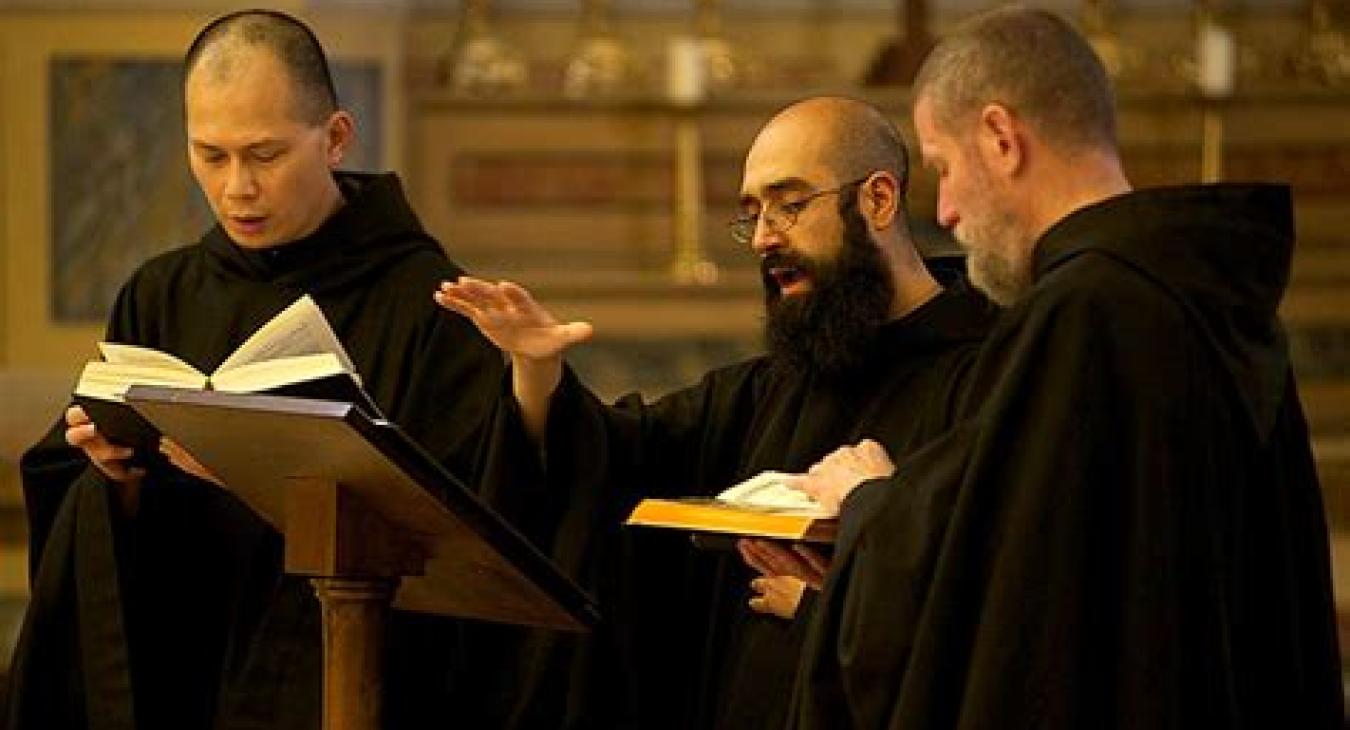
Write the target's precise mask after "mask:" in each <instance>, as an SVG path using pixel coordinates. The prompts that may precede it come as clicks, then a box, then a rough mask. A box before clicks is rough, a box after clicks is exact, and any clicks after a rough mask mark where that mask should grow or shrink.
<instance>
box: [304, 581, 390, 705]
mask: <svg viewBox="0 0 1350 730" xmlns="http://www.w3.org/2000/svg"><path fill="white" fill-rule="evenodd" d="M310 582H311V583H312V584H313V585H314V591H315V593H317V594H318V596H319V602H320V603H321V604H323V660H324V675H323V676H324V679H323V727H324V730H378V728H379V726H380V702H381V700H380V697H381V685H382V682H383V677H384V667H383V666H382V665H383V658H384V627H385V620H386V619H387V618H388V616H389V604H390V602H391V601H393V598H394V591H395V589H397V588H398V579H397V578H313V579H311V581H310Z"/></svg>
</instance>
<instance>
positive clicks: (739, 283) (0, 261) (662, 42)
mask: <svg viewBox="0 0 1350 730" xmlns="http://www.w3.org/2000/svg"><path fill="white" fill-rule="evenodd" d="M991 4H993V3H991V2H988V0H721V1H718V0H279V1H278V2H274V3H272V4H271V5H272V6H274V7H278V8H279V9H284V10H287V11H290V12H294V13H296V14H298V15H300V16H301V17H304V18H305V19H307V20H309V21H311V22H312V23H313V24H314V26H315V28H316V30H317V31H318V32H319V35H320V37H321V38H323V40H324V42H325V44H326V45H327V46H328V48H329V51H330V53H331V54H332V56H333V57H334V59H335V60H336V61H337V64H338V67H339V68H338V71H339V86H340V94H341V95H342V96H343V99H344V101H345V102H347V103H348V104H349V105H350V107H351V108H352V109H353V110H354V111H355V112H356V115H357V122H358V127H359V129H360V133H361V136H362V144H361V148H360V150H359V154H358V155H357V158H356V159H355V160H353V166H355V167H358V168H362V169H369V170H381V169H392V170H396V171H398V172H399V173H400V174H401V175H402V178H403V181H404V185H405V187H406V188H407V189H408V191H409V193H410V196H411V198H412V200H413V202H414V205H415V206H416V208H417V210H418V212H419V214H420V215H421V217H422V220H423V223H424V225H425V226H426V227H427V228H428V229H429V230H430V231H431V232H432V233H433V234H434V235H435V236H437V237H438V238H439V239H440V240H441V241H442V243H443V244H445V246H446V248H447V249H448V250H449V253H450V255H451V257H452V258H454V259H456V260H457V261H458V262H460V263H461V264H463V265H465V266H466V267H467V268H469V269H470V270H472V271H475V272H476V273H478V274H480V275H482V276H486V277H489V278H509V279H512V280H514V281H518V282H521V283H523V284H525V285H526V286H528V287H529V288H530V289H531V290H532V291H533V292H534V293H535V294H536V296H537V297H538V298H539V299H541V300H542V301H543V302H545V303H546V304H548V305H550V306H551V307H553V308H554V309H555V311H557V312H559V313H560V314H562V315H564V316H567V317H573V318H584V319H588V320H590V321H592V322H594V323H595V325H596V328H597V332H598V337H597V339H596V341H595V342H594V343H592V344H590V345H588V346H586V347H583V348H579V349H578V350H576V351H575V352H576V358H575V362H576V365H577V367H578V368H579V369H580V370H581V371H582V373H583V375H584V377H586V378H587V379H588V380H589V382H591V383H592V384H593V385H594V386H595V387H596V388H597V389H598V390H600V391H601V392H602V393H604V394H606V395H609V396H615V395H618V394H621V393H623V392H627V391H630V390H633V389H638V390H641V391H643V392H645V393H648V394H657V393H660V392H663V391H664V390H666V389H669V388H672V387H675V386H679V385H683V384H687V383H690V382H692V380H693V379H694V378H696V377H697V376H698V375H699V374H701V373H702V372H703V371H704V370H706V369H708V368H710V367H713V366H715V365H718V364H721V363H724V362H728V361H730V360H733V359H737V358H740V357H743V356H745V355H747V354H751V353H753V352H755V351H756V350H757V349H758V347H759V329H760V312H761V311H762V304H761V300H762V292H761V284H760V283H759V279H758V273H757V268H756V265H755V261H754V260H753V258H752V257H751V256H750V255H749V252H748V251H746V250H743V249H741V248H739V247H737V246H736V245H734V244H733V243H732V241H731V240H730V238H729V237H728V236H727V235H726V228H725V222H726V220H727V219H729V218H730V217H731V215H732V214H733V205H734V203H735V199H736V191H737V189H738V185H739V181H740V166H741V161H742V157H743V155H744V153H745V151H746V148H747V147H748V145H749V143H750V140H751V138H752V135H753V134H754V132H755V131H756V129H757V128H758V127H759V125H761V124H762V123H763V122H764V121H765V120H767V118H768V117H769V116H770V115H771V114H772V113H773V112H774V111H775V110H777V109H778V108H780V107H781V106H783V105H784V104H786V103H788V102H789V101H791V100H793V99H796V98H799V97H802V96H806V95H810V94H816V93H842V94H848V95H854V96H858V97H861V98H864V99H867V100H870V101H872V102H874V103H876V104H877V105H878V106H880V107H881V108H882V109H884V110H885V111H887V112H888V113H890V114H891V115H893V118H894V119H895V121H896V122H897V123H898V124H899V125H900V127H901V129H902V130H904V131H905V133H906V134H907V135H908V134H909V133H910V129H911V125H910V122H909V92H908V88H907V82H908V80H909V79H910V78H911V77H912V75H913V73H914V71H915V69H916V66H917V63H918V61H919V60H921V59H922V57H923V55H924V53H925V52H926V51H927V49H928V48H930V47H931V44H932V43H933V39H935V38H937V37H940V36H941V35H942V33H943V30H944V28H946V27H949V26H950V25H951V24H952V23H954V22H956V21H959V20H960V19H961V18H962V17H964V16H965V15H967V14H969V13H971V12H973V11H975V10H978V9H982V8H984V7H988V6H989V5H991ZM1027 4H1029V5H1033V6H1041V7H1047V8H1051V9H1054V10H1057V11H1059V12H1061V13H1063V14H1065V15H1066V16H1068V17H1070V18H1072V19H1074V20H1075V21H1076V22H1077V23H1079V24H1080V27H1082V28H1083V29H1084V30H1085V31H1086V32H1087V33H1089V34H1090V36H1091V38H1092V39H1093V42H1094V44H1095V45H1096V46H1097V48H1098V49H1099V51H1100V53H1101V55H1102V56H1103V58H1104V60H1105V61H1106V63H1107V65H1108V68H1109V70H1110V71H1111V73H1112V74H1113V76H1114V78H1115V82H1116V84H1117V89H1118V95H1119V111H1120V118H1121V137H1122V147H1123V150H1124V157H1125V164H1126V168H1127V171H1128V173H1129V174H1130V176H1131V178H1132V180H1133V181H1134V183H1135V184H1136V185H1137V186H1148V185H1158V184H1168V183H1184V182H1193V181H1198V180H1251V179H1270V180H1283V181H1287V182H1289V183H1290V184H1292V186H1293V189H1294V191H1295V200H1296V205H1297V226H1298V234H1299V237H1298V245H1297V248H1296V254H1295V259H1294V264H1293V275H1292V280H1291V281H1290V284H1289V289H1288V293H1287V295H1286V297H1285V300H1284V303H1283V305H1282V312H1283V316H1284V319H1285V322H1286V325H1287V327H1288V335H1289V341H1290V346H1291V349H1292V351H1293V354H1294V358H1295V366H1296V369H1297V374H1298V377H1299V378H1300V386H1301V390H1302V395H1303V400H1304V405H1305V408H1306V410H1307V412H1308V417H1309V420H1310V423H1311V426H1312V429H1313V435H1314V439H1315V440H1314V448H1315V451H1316V456H1317V459H1318V464H1319V468H1320V473H1321V477H1322V482H1323V487H1324V491H1325V498H1326V503H1327V506H1328V514H1329V519H1330V521H1331V525H1332V530H1333V542H1334V546H1333V551H1334V556H1333V557H1334V560H1335V566H1336V586H1337V594H1338V604H1339V606H1340V614H1341V616H1342V619H1341V622H1342V624H1341V625H1342V627H1343V629H1344V630H1343V645H1344V644H1345V637H1350V43H1348V42H1347V39H1348V38H1350V2H1347V0H1031V1H1030V2H1028V3H1027ZM237 7H242V6H241V5H239V4H236V3H223V2H211V1H210V0H70V1H59V0H0V90H2V94H3V95H2V96H0V109H3V110H4V112H3V117H0V673H3V671H4V667H5V665H6V664H7V662H8V660H9V656H10V653H11V651H12V643H13V641H14V638H15V636H16V634H17V631H18V626H19V621H20V620H21V616H22V611H23V607H24V605H25V601H26V592H27V588H26V585H27V576H26V571H27V563H26V560H27V559H26V555H25V545H26V539H27V538H26V527H25V522H26V521H25V516H24V508H23V502H22V497H21V494H20V489H19V484H18V460H19V456H20V455H21V453H22V452H23V450H24V449H25V448H26V447H27V446H28V445H29V444H31V443H32V442H33V441H34V440H36V439H37V438H38V437H39V436H40V435H41V433H42V432H43V431H44V430H45V429H46V428H48V427H49V426H50V425H51V423H52V421H53V419H54V418H55V417H56V416H57V415H58V414H59V413H60V411H61V409H62V407H63V405H64V403H65V402H66V398H67V396H68V394H69V392H70V388H71V385H72V383H73V379H74V376H75V374H76V372H77V371H78V369H79V368H80V367H81V366H82V365H83V363H84V362H85V361H86V360H88V359H90V358H91V357H93V356H94V354H95V352H94V349H93V345H94V343H95V342H96V341H97V340H98V339H99V338H100V335H101V333H102V326H103V325H102V322H103V319H104V317H105V316H106V313H107V310H108V306H109V304H110V302H111V300H112V297H113V296H114V295H115V293H116V290H117V286H118V285H119V284H120V283H121V282H122V280H123V279H124V278H125V277H126V275H127V274H128V273H129V272H130V271H131V270H132V269H133V268H134V267H135V266H136V265H137V264H138V263H139V262H140V261H142V260H144V259H145V258H147V257H149V256H151V255H153V254H155V253H157V252H159V251H163V250H166V249H168V248H170V247H173V246H176V245H181V244H183V243H186V242H189V241H190V240H193V239H194V238H195V236H196V235H197V232H199V231H200V230H201V229H202V228H203V227H204V226H205V225H206V224H207V223H208V222H209V213H208V212H207V211H206V208H205V206H204V204H203V203H202V202H201V201H200V199H199V197H198V194H197V192H196V190H195V188H194V187H193V184H192V181H191V179H190V177H189V176H188V173H187V169H186V164H185V163H186V159H185V155H184V147H183V138H182V131H181V115H180V104H181V90H180V89H179V88H178V86H179V77H178V75H177V72H178V58H179V55H180V54H181V51H182V50H183V48H184V47H185V46H186V45H187V42H188V41H189V39H190V38H191V37H192V34H193V33H194V32H195V30H196V29H197V28H198V27H200V25H201V24H202V23H203V22H204V21H205V20H206V19H208V18H209V17H211V16H213V15H216V14H218V13H220V12H223V11H227V10H231V9H236V8H237ZM908 205H909V212H910V215H911V216H912V218H913V219H914V220H915V221H916V227H917V230H918V232H919V234H920V236H921V238H922V243H923V246H924V247H925V248H926V249H927V250H928V251H930V252H932V253H935V254H936V253H941V252H944V251H952V250H955V247H954V244H953V243H952V242H951V241H950V240H949V239H948V238H947V237H946V234H945V233H944V232H942V231H941V230H940V229H938V228H937V226H936V225H935V224H934V223H933V207H934V200H933V181H932V179H931V177H930V176H929V175H928V173H927V172H926V171H923V170H921V169H919V168H918V166H917V165H916V166H915V170H914V175H913V180H912V184H911V187H910V190H909V194H908ZM427 294H428V293H415V292H411V293H410V294H409V295H410V296H426V295H427Z"/></svg>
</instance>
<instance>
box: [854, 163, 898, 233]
mask: <svg viewBox="0 0 1350 730" xmlns="http://www.w3.org/2000/svg"><path fill="white" fill-rule="evenodd" d="M904 193H905V191H904V188H903V187H902V186H901V184H900V181H899V180H897V179H896V177H895V175H892V174H891V173H889V172H880V171H878V172H874V173H872V174H871V175H869V176H868V177H867V179H866V180H864V181H863V182H862V183H860V184H859V186H858V208H859V210H861V211H862V213H863V215H864V216H865V217H866V218H867V222H868V224H869V225H870V227H871V228H872V230H876V231H880V230H884V229H886V228H889V227H891V226H892V225H893V224H894V223H895V218H896V216H897V215H899V213H900V208H901V206H902V205H904V199H905V195H904Z"/></svg>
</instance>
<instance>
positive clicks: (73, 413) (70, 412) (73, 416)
mask: <svg viewBox="0 0 1350 730" xmlns="http://www.w3.org/2000/svg"><path fill="white" fill-rule="evenodd" d="M89 422H90V421H89V416H88V414H86V413H85V412H84V409H83V408H81V407H80V406H71V407H69V408H67V409H66V425H67V426H83V425H84V424H86V423H89Z"/></svg>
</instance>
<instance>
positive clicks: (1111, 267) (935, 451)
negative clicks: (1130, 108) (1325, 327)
mask: <svg viewBox="0 0 1350 730" xmlns="http://www.w3.org/2000/svg"><path fill="white" fill-rule="evenodd" d="M1291 245H1292V211H1291V205H1290V197H1289V191H1288V190H1287V189H1286V188H1284V187H1282V186H1274V185H1270V186H1239V185H1224V186H1205V187H1200V186H1197V187H1184V188H1173V189H1159V190H1151V191H1146V192H1137V193H1131V194H1127V195H1123V196H1119V197H1115V198H1111V199H1108V200H1106V201H1104V202H1101V203H1099V204H1096V205H1093V206H1090V207H1087V208H1085V209H1082V210H1079V211H1077V212H1075V213H1073V214H1071V215H1069V216H1068V217H1066V218H1065V219H1063V220H1061V221H1060V222H1059V223H1058V224H1056V225H1054V226H1053V227H1051V229H1050V230H1049V231H1048V232H1046V233H1045V234H1044V236H1042V238H1041V239H1040V241H1039V242H1038V244H1037V246H1036V249H1035V260H1034V275H1035V284H1034V287H1033V288H1032V289H1031V290H1030V292H1029V294H1028V295H1027V296H1026V298H1025V299H1024V300H1023V301H1022V302H1021V303H1019V304H1017V305H1016V306H1014V307H1013V308H1011V309H1010V310H1008V311H1007V312H1006V313H1005V314H1004V315H1003V316H1002V318H1001V319H1000V320H999V321H998V322H997V324H996V325H995V326H994V329H993V330H992V331H991V333H990V336H989V339H988V341H987V342H986V344H985V346H984V348H983V350H982V352H981V354H980V357H979V360H978V361H977V363H976V366H975V369H974V371H973V372H972V385H971V390H970V392H969V394H968V396H967V398H968V399H969V400H968V401H967V402H966V403H965V405H964V406H963V407H962V409H961V410H962V413H961V422H960V423H959V425H958V426H957V427H956V428H955V429H953V431H952V432H950V433H948V434H946V435H945V436H943V437H941V438H940V439H939V440H937V441H935V442H934V443H933V444H931V445H930V446H929V447H927V448H925V449H923V450H921V451H920V452H919V453H917V454H914V455H913V456H912V457H911V458H909V459H907V460H905V461H903V462H902V463H901V465H900V467H899V470H898V472H897V475H896V477H895V478H894V479H892V480H880V481H876V482H870V483H867V484H864V485H862V486H860V487H859V488H858V489H857V490H855V491H854V492H853V494H851V495H850V496H849V498H848V499H847V500H846V501H845V503H844V506H843V509H842V522H841V531H842V534H841V536H840V539H839V542H838V544H837V551H836V554H835V556H834V563H833V565H832V568H831V574H830V576H829V577H828V579H827V582H826V585H825V588H824V591H823V593H822V595H821V597H820V601H819V603H818V606H817V609H818V610H817V611H816V614H815V616H814V619H813V621H814V623H813V626H812V627H811V629H810V632H809V636H808V639H807V644H806V647H805V648H804V650H803V660H802V673H801V675H800V677H799V679H798V682H797V688H796V691H795V692H794V711H793V715H794V717H793V720H794V721H793V722H792V723H791V725H790V726H791V727H795V728H812V729H814V728H821V729H824V728H829V729H830V730H842V729H846V728H868V729H869V730H871V729H875V728H896V729H904V730H911V729H913V728H923V729H924V730H945V729H950V728H961V729H963V730H971V729H974V728H1001V729H1005V728H1037V729H1038V730H1056V729H1058V728H1064V729H1069V728H1100V729H1107V728H1141V729H1142V728H1148V729H1150V730H1162V729H1165V728H1177V729H1181V728H1276V727H1285V728H1333V727H1335V728H1339V727H1341V721H1342V700H1341V684H1340V676H1341V675H1340V663H1339V658H1338V648H1337V639H1336V631H1335V623H1334V619H1333V604H1332V595H1331V581H1330V569H1329V554H1328V541H1327V525H1326V521H1325V517H1324V513H1323V507H1322V499H1321V494H1320V491H1319V487H1318V480H1317V474H1316V471H1315V469H1314V464H1313V459H1312V455H1311V453H1310V449H1309V443H1308V433H1307V427H1306V424H1305V422H1304V418H1303V414H1302V410H1301V407H1300V405H1299V399H1298V394H1297V392H1296V390H1295V387H1294V378H1293V375H1292V373H1291V370H1290V364H1289V360H1288V354H1287V349H1286V345H1285V338H1284V334H1283V331H1282V328H1281V325H1280V323H1279V321H1278V319H1277V317H1276V307H1277V305H1278V304H1279V301H1280V297H1281V294H1282V292H1283V290H1284V286H1285V283H1286V280H1287V277H1288V273H1289V262H1290V257H1291Z"/></svg>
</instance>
